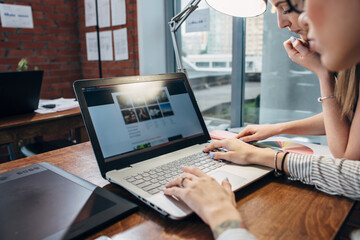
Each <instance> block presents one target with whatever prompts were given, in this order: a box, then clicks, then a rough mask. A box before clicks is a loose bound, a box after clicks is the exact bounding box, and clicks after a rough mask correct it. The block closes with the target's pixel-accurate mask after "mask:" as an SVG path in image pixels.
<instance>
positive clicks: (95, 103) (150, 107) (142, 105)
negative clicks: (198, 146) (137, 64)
mask: <svg viewBox="0 0 360 240" xmlns="http://www.w3.org/2000/svg"><path fill="white" fill-rule="evenodd" d="M82 92H83V95H84V99H85V102H86V104H87V108H88V112H89V115H90V118H91V121H92V125H93V128H94V131H95V133H96V136H97V140H98V143H99V146H100V149H101V152H102V155H103V158H104V161H105V162H110V161H112V160H116V159H118V157H119V155H121V156H122V157H130V156H132V155H134V154H137V153H139V152H146V151H149V150H153V149H156V148H160V147H163V146H166V145H169V144H171V143H175V142H181V141H186V140H188V139H192V138H196V137H198V136H201V135H205V133H204V130H203V127H202V124H201V121H202V120H200V119H199V117H198V114H197V112H196V109H195V107H194V104H193V102H192V100H191V97H190V95H189V89H188V86H187V85H186V84H185V81H184V79H182V78H179V79H169V80H161V81H148V82H135V83H124V84H114V85H101V86H95V87H94V86H89V87H83V88H82Z"/></svg>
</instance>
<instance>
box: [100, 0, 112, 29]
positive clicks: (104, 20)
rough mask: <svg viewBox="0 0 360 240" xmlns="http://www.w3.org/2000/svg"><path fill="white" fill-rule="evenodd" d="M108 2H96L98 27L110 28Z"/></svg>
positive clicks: (104, 0) (101, 0) (106, 0)
mask: <svg viewBox="0 0 360 240" xmlns="http://www.w3.org/2000/svg"><path fill="white" fill-rule="evenodd" d="M109 1H110V0H98V13H99V16H98V17H99V27H100V28H104V27H110V2H109Z"/></svg>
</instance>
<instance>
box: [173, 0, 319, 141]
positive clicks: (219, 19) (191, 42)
mask: <svg viewBox="0 0 360 240" xmlns="http://www.w3.org/2000/svg"><path fill="white" fill-rule="evenodd" d="M177 1H178V9H177V10H175V12H180V11H181V9H183V8H184V7H185V5H186V4H188V2H189V1H188V0H177ZM180 5H181V8H180ZM205 9H207V11H203V12H202V14H205V15H206V14H208V18H209V27H208V29H206V30H202V31H189V29H187V28H186V23H184V24H183V26H182V29H181V31H179V32H180V34H179V38H178V40H179V41H180V46H181V52H182V59H183V63H184V66H185V68H186V69H187V71H188V75H189V80H190V83H191V85H192V88H193V91H194V93H195V97H196V99H197V101H198V104H199V107H200V110H201V112H202V114H203V116H204V118H205V121H206V123H207V125H208V126H211V127H210V128H209V130H212V127H213V128H214V129H219V128H225V127H228V126H230V121H232V120H233V119H231V118H233V117H234V114H233V112H235V113H236V114H237V115H239V114H240V115H241V114H242V113H243V114H242V115H241V117H240V121H237V122H239V124H238V126H241V125H242V126H243V125H247V124H257V123H260V124H265V123H278V122H285V121H291V120H296V119H303V118H307V117H310V116H313V115H315V114H317V113H319V112H320V111H321V105H320V104H317V103H316V99H317V97H318V95H319V94H320V88H319V82H318V80H317V77H316V76H315V75H314V74H313V73H312V72H310V71H309V70H307V69H305V68H303V67H301V66H299V65H297V64H296V63H293V62H292V61H291V60H290V59H289V58H288V56H287V53H286V51H285V49H284V47H283V42H284V41H285V40H287V39H289V37H290V36H291V33H290V32H289V31H288V30H287V29H279V28H278V24H277V16H276V12H274V11H272V10H271V4H270V3H269V6H268V10H267V11H266V13H265V14H264V15H260V16H258V17H254V18H247V19H246V24H245V26H246V27H245V28H244V27H243V25H241V24H237V25H233V24H234V23H236V22H240V21H238V20H239V19H236V18H234V20H233V18H232V17H230V16H227V15H224V14H221V13H219V12H217V11H215V10H213V9H211V8H209V7H208V6H207V5H206V3H205V1H202V2H201V3H200V5H199V9H198V10H196V11H195V12H193V14H192V15H191V16H190V17H189V19H190V20H191V17H192V16H194V17H195V18H196V12H197V11H201V10H205ZM241 22H242V21H241ZM240 25H241V26H240ZM245 29H246V30H245ZM236 36H237V38H236ZM242 36H245V39H246V43H245V44H244V45H245V49H243V47H242V46H241V45H240V44H241V43H242V42H243V40H244V39H243V37H242ZM234 39H235V40H236V39H240V40H241V41H240V42H239V41H238V40H236V41H237V42H235V43H233V40H234ZM233 44H234V46H233ZM233 54H234V55H233ZM242 56H244V59H242ZM234 60H235V62H234V63H233V61H234ZM242 62H244V63H243V65H244V69H242V67H241V66H240V65H241V64H242ZM233 67H234V68H233ZM237 71H240V73H236V72H237ZM234 72H235V77H236V80H234ZM242 76H244V77H242ZM239 82H241V83H239ZM232 93H234V95H235V94H236V95H239V97H240V99H241V102H240V101H239V102H236V103H235V104H234V96H231V94H232ZM235 99H236V98H235ZM232 101H233V102H232ZM240 108H241V109H240ZM239 109H240V110H239ZM236 114H235V115H236ZM237 115H236V116H235V117H237ZM213 122H217V125H216V124H212V123H213ZM314 139H315V140H314ZM311 140H313V141H315V142H323V140H321V139H320V140H319V138H312V139H311Z"/></svg>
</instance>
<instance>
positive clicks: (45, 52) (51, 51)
mask: <svg viewBox="0 0 360 240" xmlns="http://www.w3.org/2000/svg"><path fill="white" fill-rule="evenodd" d="M36 52H37V53H38V54H40V56H41V55H42V56H44V55H45V56H51V55H57V54H58V50H57V49H36Z"/></svg>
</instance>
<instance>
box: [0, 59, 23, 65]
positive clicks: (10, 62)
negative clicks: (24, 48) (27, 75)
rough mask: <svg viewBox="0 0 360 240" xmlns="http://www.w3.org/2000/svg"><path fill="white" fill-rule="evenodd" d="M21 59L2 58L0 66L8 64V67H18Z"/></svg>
mask: <svg viewBox="0 0 360 240" xmlns="http://www.w3.org/2000/svg"><path fill="white" fill-rule="evenodd" d="M20 59H21V58H20V57H16V58H14V57H13V58H9V57H7V58H0V64H7V65H13V66H14V65H15V66H17V64H18V63H19V61H20Z"/></svg>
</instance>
